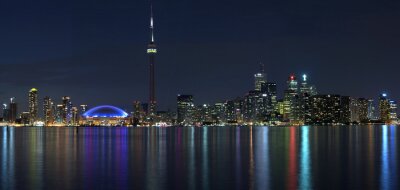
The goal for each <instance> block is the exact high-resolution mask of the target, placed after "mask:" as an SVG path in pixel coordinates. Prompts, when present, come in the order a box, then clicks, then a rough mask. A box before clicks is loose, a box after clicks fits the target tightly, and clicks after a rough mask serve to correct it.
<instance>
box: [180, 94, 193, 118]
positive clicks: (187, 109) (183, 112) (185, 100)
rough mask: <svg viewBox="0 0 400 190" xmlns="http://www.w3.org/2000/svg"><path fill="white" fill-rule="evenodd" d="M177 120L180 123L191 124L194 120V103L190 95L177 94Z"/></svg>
mask: <svg viewBox="0 0 400 190" xmlns="http://www.w3.org/2000/svg"><path fill="white" fill-rule="evenodd" d="M177 108H178V109H177V114H178V118H177V122H178V124H181V125H192V124H193V121H194V111H195V107H194V103H193V96H192V95H178V97H177Z"/></svg>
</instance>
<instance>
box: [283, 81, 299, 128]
mask: <svg viewBox="0 0 400 190" xmlns="http://www.w3.org/2000/svg"><path fill="white" fill-rule="evenodd" d="M297 84H298V83H297V80H296V76H295V75H294V74H292V75H290V76H289V80H288V81H287V90H285V92H284V97H283V104H284V105H283V106H284V110H283V119H284V120H285V121H290V122H291V123H295V124H297V123H299V124H300V123H301V122H302V118H303V113H302V104H301V101H302V100H301V97H300V96H299V91H298V85H297Z"/></svg>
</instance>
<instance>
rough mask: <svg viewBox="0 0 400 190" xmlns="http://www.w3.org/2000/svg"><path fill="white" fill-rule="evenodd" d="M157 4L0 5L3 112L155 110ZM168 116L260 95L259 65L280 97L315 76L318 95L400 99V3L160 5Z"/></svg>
mask: <svg viewBox="0 0 400 190" xmlns="http://www.w3.org/2000/svg"><path fill="white" fill-rule="evenodd" d="M149 9H150V8H149V1H146V0H140V1H139V0H134V1H132V0H130V1H128V0H92V1H84V0H79V1H78V0H72V1H55V0H35V1H20V0H12V1H11V0H3V1H0V24H1V29H0V52H1V54H0V64H1V68H0V100H1V101H8V98H9V97H12V96H15V97H16V98H17V99H16V100H17V102H18V103H19V104H20V106H19V111H24V110H26V109H27V99H28V97H27V93H28V91H29V89H30V88H32V87H36V88H38V89H39V97H40V105H41V104H42V99H43V97H44V96H45V95H49V96H51V97H53V99H55V100H56V103H59V102H60V101H61V100H60V99H61V96H64V95H68V96H71V98H72V101H73V103H74V104H76V105H79V104H89V105H90V106H95V105H101V104H112V105H116V106H120V107H122V108H128V109H131V105H132V101H134V100H141V101H147V100H148V57H147V54H146V46H147V43H148V41H149V14H150V13H149ZM154 16H155V30H156V31H155V35H156V37H155V40H156V44H157V45H158V54H157V57H156V76H157V77H156V88H157V99H158V103H159V107H160V109H167V108H171V109H175V107H176V106H175V104H176V95H177V94H179V93H181V94H193V95H194V96H195V103H197V104H202V103H205V102H209V103H213V102H216V101H224V100H226V99H230V98H234V97H236V96H242V95H244V94H245V93H246V92H247V91H248V90H251V89H253V74H254V73H255V72H257V71H258V69H259V66H258V63H259V62H260V61H262V62H263V63H264V64H265V67H266V72H267V75H268V80H269V81H275V82H277V83H278V90H279V91H280V92H282V91H283V90H284V88H285V87H286V86H285V83H286V80H287V77H288V76H289V74H290V73H296V74H298V75H300V74H302V73H307V74H308V75H309V77H310V78H309V79H310V83H314V84H315V85H316V86H317V88H318V90H319V91H320V92H321V93H338V94H341V95H350V96H357V97H367V98H376V97H377V96H378V94H379V93H380V92H381V91H387V92H388V93H389V96H390V97H391V98H393V99H396V100H397V98H398V97H400V89H399V79H398V73H399V71H400V64H399V63H400V1H398V0H396V1H395V0H375V1H366V0H356V1H355V0H353V1H349V0H324V1H321V0H302V1H300V0H298V1H286V0H246V1H243V0H242V1H238V0H168V1H161V0H154Z"/></svg>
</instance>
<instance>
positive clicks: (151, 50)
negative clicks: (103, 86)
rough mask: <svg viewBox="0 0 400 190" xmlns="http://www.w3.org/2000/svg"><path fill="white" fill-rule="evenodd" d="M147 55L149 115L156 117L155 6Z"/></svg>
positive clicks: (151, 18)
mask: <svg viewBox="0 0 400 190" xmlns="http://www.w3.org/2000/svg"><path fill="white" fill-rule="evenodd" d="M147 54H148V55H149V69H150V80H149V82H150V84H149V91H150V92H149V109H148V115H150V116H154V115H155V113H156V109H157V108H156V106H157V101H156V92H155V74H154V67H155V66H154V64H155V56H156V54H157V46H156V44H155V42H154V23H153V5H152V4H151V5H150V43H149V44H148V46H147Z"/></svg>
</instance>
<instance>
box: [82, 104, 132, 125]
mask: <svg viewBox="0 0 400 190" xmlns="http://www.w3.org/2000/svg"><path fill="white" fill-rule="evenodd" d="M82 116H83V117H82V121H80V124H81V125H86V126H126V125H127V124H129V115H128V113H126V112H125V111H124V110H122V109H120V108H118V107H115V106H110V105H102V106H97V107H94V108H92V109H89V110H88V111H86V112H85V113H83V114H82Z"/></svg>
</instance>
